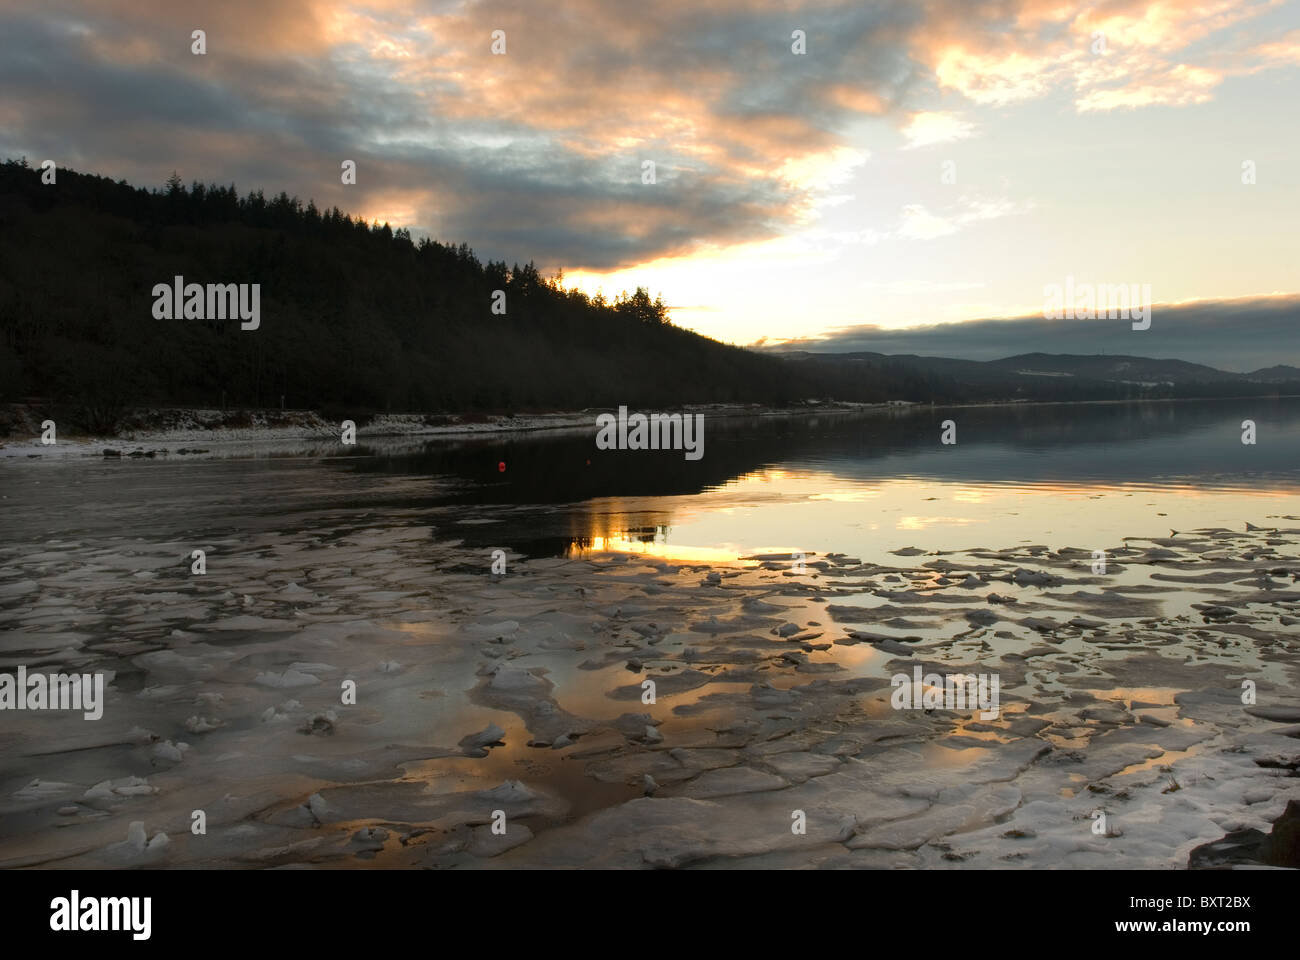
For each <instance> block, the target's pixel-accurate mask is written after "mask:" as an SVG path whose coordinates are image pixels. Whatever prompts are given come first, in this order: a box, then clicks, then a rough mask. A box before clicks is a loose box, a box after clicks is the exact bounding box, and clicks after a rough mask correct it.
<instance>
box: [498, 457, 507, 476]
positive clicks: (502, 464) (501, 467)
mask: <svg viewBox="0 0 1300 960" xmlns="http://www.w3.org/2000/svg"><path fill="white" fill-rule="evenodd" d="M497 472H498V473H505V472H506V462H505V461H504V460H502V461H501V462H500V463H498V464H497Z"/></svg>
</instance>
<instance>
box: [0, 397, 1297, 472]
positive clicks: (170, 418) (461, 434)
mask: <svg viewBox="0 0 1300 960" xmlns="http://www.w3.org/2000/svg"><path fill="white" fill-rule="evenodd" d="M1247 399H1257V400H1268V401H1277V400H1291V399H1296V397H1293V396H1289V395H1280V396H1276V397H1216V398H1212V399H1209V400H1206V399H1201V398H1191V397H1170V398H1160V399H1142V400H1001V401H980V402H972V403H950V404H931V403H924V402H920V401H885V402H881V403H852V402H844V401H818V402H813V401H808V402H806V403H805V404H804V405H802V406H797V407H772V406H766V405H763V404H688V405H686V406H683V407H681V408H680V412H682V413H692V414H695V413H702V414H704V415H706V416H707V417H712V418H716V419H724V420H733V419H742V418H746V417H763V418H768V417H773V418H775V417H788V418H795V417H813V416H849V415H854V414H859V415H860V414H888V415H894V414H911V413H917V412H920V411H925V410H975V409H987V408H1003V407H1063V406H1115V405H1126V404H1154V403H1162V404H1163V403H1188V402H1197V403H1209V402H1220V401H1229V402H1231V401H1237V400H1247ZM616 411H617V408H613V407H610V408H605V407H590V408H586V409H584V410H575V411H555V412H550V413H534V414H525V415H513V414H473V413H471V414H464V413H462V414H420V413H399V414H375V415H373V416H371V417H369V418H368V419H366V420H365V421H364V422H357V429H356V438H357V442H358V444H361V443H362V442H363V441H364V442H365V445H366V446H371V447H374V446H379V447H382V448H384V449H383V451H382V452H396V451H397V450H399V449H402V448H404V447H408V446H415V445H421V444H423V443H425V442H427V441H431V440H465V439H472V438H474V437H481V436H494V435H505V434H534V433H544V432H550V431H560V430H580V429H586V428H589V429H591V430H592V431H593V435H594V434H595V431H596V429H597V423H596V418H597V416H599V415H600V414H602V413H614V412H616ZM674 412H676V411H674ZM39 416H40V415H38V414H37V413H36V412H35V411H34V410H33V409H32V408H31V407H30V406H28V405H25V404H10V405H9V414H8V426H9V428H10V434H11V435H10V436H8V437H3V438H0V462H3V461H5V460H15V459H21V458H26V459H44V458H50V459H59V460H62V459H68V458H83V459H84V458H98V459H103V458H105V457H108V458H112V457H117V456H121V457H136V458H140V457H149V458H153V457H158V456H164V457H171V456H184V457H188V458H208V459H223V458H235V457H241V456H254V457H255V456H273V455H289V454H294V453H297V454H305V455H318V456H323V455H326V454H327V453H331V452H334V453H337V451H338V450H339V449H340V447H341V443H340V437H339V426H338V423H336V422H333V421H328V420H326V419H324V418H323V417H322V416H321V415H320V413H319V412H318V411H315V410H288V411H284V410H259V411H252V410H243V409H237V410H225V411H222V410H218V409H214V408H202V407H163V408H147V409H146V408H141V409H140V410H138V411H135V412H133V413H132V414H130V415H129V417H128V420H130V419H136V420H138V419H140V418H141V417H142V416H143V417H144V418H146V420H147V421H149V422H150V423H151V425H148V426H143V427H140V428H136V429H132V428H129V427H128V428H125V429H120V430H118V432H117V433H115V434H111V435H106V436H105V435H96V434H84V433H80V432H77V433H71V434H68V433H64V434H62V435H59V436H58V438H57V443H55V444H51V445H46V444H43V443H42V442H41V440H40V428H39V423H40V419H39ZM232 420H234V421H238V422H239V424H240V425H235V426H232V425H228V424H229V422H230V421H232ZM245 421H246V422H245ZM15 426H16V427H17V428H18V429H21V430H24V432H25V433H26V436H22V435H20V436H16V437H15V436H13V435H12V434H13V433H14V428H15ZM194 445H199V447H198V448H197V449H196V448H195V446H194ZM212 447H215V448H218V449H216V450H214V449H211V448H212Z"/></svg>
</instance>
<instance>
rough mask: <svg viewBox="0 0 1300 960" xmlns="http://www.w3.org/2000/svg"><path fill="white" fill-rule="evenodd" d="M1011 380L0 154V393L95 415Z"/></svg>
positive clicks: (953, 389) (729, 398)
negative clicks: (166, 304) (238, 295)
mask: <svg viewBox="0 0 1300 960" xmlns="http://www.w3.org/2000/svg"><path fill="white" fill-rule="evenodd" d="M177 275H179V276H182V277H184V278H185V282H186V283H200V284H207V283H223V284H224V283H249V284H252V283H257V284H260V285H261V326H260V328H259V329H257V330H255V331H243V330H241V329H240V327H239V322H238V321H237V320H196V319H175V320H158V319H155V318H154V316H153V302H154V297H153V294H152V290H153V287H154V285H155V284H158V283H171V282H172V278H173V277H174V276H177ZM494 290H504V291H505V292H506V305H507V312H506V314H505V315H504V316H498V315H493V314H492V313H491V312H490V306H491V302H492V294H493V291H494ZM1038 386H1041V387H1042V393H1043V394H1046V395H1049V396H1051V397H1058V395H1061V394H1065V393H1068V391H1069V390H1072V389H1083V388H1084V385H1082V384H1073V385H1071V386H1070V387H1068V388H1067V387H1064V385H1060V384H1051V385H1046V384H1044V385H1038ZM999 391H1001V392H999ZM1011 395H1015V392H1014V390H1013V389H1012V388H1011V387H1008V386H1007V384H1006V382H1004V383H1003V384H1001V385H999V384H988V383H979V384H963V383H960V382H955V381H953V380H952V379H951V378H945V377H943V376H937V375H935V374H934V373H932V372H927V371H925V370H922V369H917V368H915V367H914V366H911V365H908V364H906V363H894V362H881V363H875V364H865V365H864V364H861V363H859V364H847V363H837V362H834V361H825V360H822V361H817V362H811V363H810V362H807V361H804V362H799V361H793V360H786V359H783V358H780V357H778V356H772V355H764V354H760V353H756V352H753V351H750V350H745V349H742V348H739V347H735V346H730V345H726V344H722V343H719V342H717V341H715V340H711V339H709V338H707V337H704V336H701V335H699V334H695V333H692V332H690V331H686V330H682V329H680V328H678V327H675V326H674V325H672V324H671V323H670V322H668V315H667V308H666V307H665V305H664V303H663V301H662V299H654V300H652V299H651V298H650V295H649V293H648V291H646V290H645V289H643V288H638V289H637V290H636V292H635V293H633V294H631V295H628V294H626V293H625V294H622V295H620V296H619V297H618V298H616V299H615V300H613V301H607V300H606V299H605V298H604V297H603V296H601V295H597V296H595V297H589V296H587V295H586V294H584V293H582V292H580V291H578V290H572V289H565V288H564V287H563V284H562V277H561V275H559V274H557V275H556V276H555V277H551V278H544V277H542V276H541V275H540V274H539V272H538V270H537V268H536V266H535V265H534V264H533V263H531V262H530V263H528V264H526V265H524V266H522V267H521V266H519V265H517V264H516V265H513V266H511V267H507V266H506V264H505V263H504V262H502V261H488V262H487V263H482V262H480V261H479V260H478V258H477V257H476V256H475V255H474V253H473V251H472V250H471V249H470V248H469V247H468V246H467V245H466V244H464V243H461V244H459V245H453V244H443V243H439V242H436V241H433V240H430V239H428V238H422V239H420V240H419V241H418V242H416V241H414V240H412V238H411V236H410V233H409V232H408V231H407V230H405V229H398V230H392V229H391V228H390V227H389V226H388V224H382V225H381V224H378V223H370V224H368V223H366V222H365V221H364V220H361V219H354V218H353V217H351V216H349V215H348V214H346V213H344V212H342V211H340V210H339V209H338V208H337V207H334V208H331V209H328V210H325V209H321V208H318V207H317V206H316V205H315V203H314V202H308V203H307V204H306V205H305V206H304V204H303V203H302V202H301V201H300V200H299V199H298V198H297V197H290V196H288V195H287V194H285V193H280V194H279V195H278V196H273V197H267V196H265V195H264V194H263V192H262V191H260V190H255V191H252V192H250V193H247V194H245V195H243V196H240V195H239V193H238V192H237V191H236V189H235V186H234V184H231V185H229V186H220V185H214V184H204V183H199V182H194V183H191V184H190V185H189V186H188V187H186V186H185V185H184V184H183V183H182V181H181V180H180V178H179V177H177V176H175V175H173V176H172V177H171V178H170V179H169V181H168V182H167V184H166V186H165V187H163V188H160V189H154V190H148V189H144V188H138V187H133V186H131V185H129V184H128V183H126V182H125V181H124V180H119V181H113V180H111V179H109V178H106V177H101V176H94V175H88V174H80V173H77V172H75V171H72V170H67V169H60V170H58V171H57V182H56V183H55V184H52V185H46V184H42V183H41V176H40V171H39V170H38V169H33V168H31V167H29V166H28V164H27V162H26V160H25V159H24V160H7V161H5V162H4V163H3V164H0V398H3V399H16V398H20V397H28V396H37V397H42V398H46V399H48V400H50V401H53V402H56V403H66V404H72V405H75V407H76V408H77V409H78V410H80V411H81V412H82V416H83V419H84V420H85V421H86V422H87V423H88V424H90V425H92V426H94V427H96V428H99V429H102V428H104V427H106V426H108V425H111V423H112V421H113V420H114V418H115V416H116V414H117V413H118V412H119V411H120V410H121V409H122V408H123V407H124V406H126V405H144V404H159V405H161V404H176V405H197V406H208V407H212V406H218V405H222V404H223V403H224V405H225V406H228V407H275V406H279V404H280V398H281V397H283V398H284V402H285V404H286V406H288V407H291V408H314V409H329V410H346V411H349V412H352V413H363V412H366V411H388V410H391V411H421V412H432V411H456V412H460V411H470V410H491V411H498V412H508V411H527V410H540V409H579V408H583V407H591V406H614V405H617V404H628V405H629V406H641V407H643V408H665V407H674V406H678V405H681V404H686V403H700V402H763V403H769V404H776V405H780V404H785V403H788V402H791V401H796V400H802V399H805V398H811V397H819V398H828V397H834V398H836V399H844V400H859V401H875V400H884V399H890V398H900V399H911V400H939V401H952V400H965V399H1000V398H1004V397H1007V396H1011ZM1093 395H1094V396H1095V391H1094V394H1093ZM1059 398H1067V397H1065V396H1060V397H1059Z"/></svg>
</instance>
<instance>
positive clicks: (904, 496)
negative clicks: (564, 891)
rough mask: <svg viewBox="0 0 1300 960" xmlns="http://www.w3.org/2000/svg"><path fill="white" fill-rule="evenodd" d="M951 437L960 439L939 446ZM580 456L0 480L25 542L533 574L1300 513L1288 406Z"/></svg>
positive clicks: (1158, 406)
mask: <svg viewBox="0 0 1300 960" xmlns="http://www.w3.org/2000/svg"><path fill="white" fill-rule="evenodd" d="M949 418H951V419H954V420H955V421H956V423H957V441H958V442H957V443H956V445H952V446H944V445H942V444H940V442H939V436H940V423H941V422H942V421H943V420H945V419H949ZM1245 419H1251V420H1254V421H1255V423H1256V425H1257V431H1258V442H1257V443H1256V444H1255V445H1253V446H1248V445H1244V444H1242V442H1241V423H1242V421H1243V420H1245ZM594 438H595V428H594V425H593V427H592V428H591V429H590V430H575V431H553V432H550V433H544V434H539V435H533V436H527V437H524V436H513V437H511V436H500V435H499V436H493V437H486V438H477V439H474V440H466V441H454V442H449V441H436V442H431V443H429V444H428V445H427V447H426V448H425V449H424V450H423V452H421V453H418V454H409V453H405V454H401V455H391V454H386V453H384V452H383V449H382V447H374V448H367V447H364V446H363V447H358V448H355V450H351V451H349V452H348V454H347V455H337V456H336V455H329V456H324V457H273V458H260V459H243V460H227V461H211V460H194V459H189V460H184V459H169V460H164V459H158V460H148V461H141V460H136V461H132V460H122V461H106V462H102V463H101V462H98V461H96V462H92V463H80V464H77V465H75V466H73V465H65V464H56V463H41V462H38V461H18V462H11V463H9V464H5V465H0V471H2V473H0V482H2V483H3V486H4V488H5V489H4V490H3V493H4V494H5V500H6V503H5V510H6V512H7V513H8V515H9V524H8V525H9V527H10V530H11V531H12V532H13V533H15V534H16V535H19V536H23V537H24V538H27V537H36V538H41V537H50V538H55V537H69V536H77V535H80V534H87V535H90V534H94V535H104V534H108V535H121V536H125V537H128V538H135V537H140V538H145V539H153V538H160V537H164V536H187V535H199V534H204V535H211V534H214V533H220V532H235V533H238V532H239V531H252V530H264V529H275V528H282V529H287V528H290V527H293V526H297V525H300V524H322V523H328V522H329V519H330V512H331V511H337V515H338V517H339V518H342V517H343V516H345V515H346V516H347V517H348V518H349V525H351V524H354V523H357V522H360V523H363V524H371V525H381V524H391V523H398V524H400V523H403V522H411V523H431V524H433V526H434V528H435V531H434V535H435V537H437V538H439V539H458V540H462V541H464V542H465V543H466V544H467V545H468V546H471V547H474V548H483V549H491V548H495V547H505V548H509V549H512V550H516V551H519V552H521V553H524V554H527V555H531V556H539V555H541V556H547V555H549V556H562V555H566V554H571V553H573V552H575V551H578V552H580V551H582V550H584V549H588V548H591V547H598V548H604V549H616V550H628V551H644V552H654V553H657V554H662V555H666V556H673V557H679V558H683V559H702V560H704V559H718V560H729V559H734V558H735V557H736V556H740V555H745V554H750V553H755V552H776V551H792V550H804V551H812V552H816V553H826V552H841V553H847V554H850V555H853V556H858V557H861V558H863V559H876V558H878V557H879V556H881V555H884V554H886V553H887V552H888V551H891V550H896V549H899V548H903V547H909V546H915V547H918V548H921V549H925V550H933V549H958V548H965V547H972V546H988V547H1002V546H1010V545H1014V544H1017V543H1025V542H1030V543H1045V544H1047V545H1049V546H1051V547H1053V548H1059V547H1062V546H1076V547H1086V548H1096V547H1105V546H1112V545H1116V544H1118V543H1119V541H1120V540H1121V539H1122V538H1123V537H1126V536H1132V537H1153V536H1157V537H1159V536H1167V535H1168V534H1169V531H1170V530H1171V529H1172V530H1190V529H1193V528H1196V527H1208V526H1224V527H1232V528H1234V529H1242V527H1243V525H1244V524H1245V523H1246V522H1248V521H1249V522H1251V523H1254V524H1256V525H1257V526H1270V525H1275V524H1276V523H1277V520H1276V519H1275V518H1279V517H1284V516H1291V517H1294V516H1295V515H1297V514H1300V497H1298V496H1297V495H1298V494H1300V399H1285V400H1245V401H1220V402H1216V403H1150V404H1116V405H1110V404H1105V405H1103V404H1098V405H1061V406H1027V405H1026V406H1017V407H985V408H967V409H947V410H944V409H934V410H932V409H929V408H926V409H924V410H918V411H914V412H906V413H898V414H853V415H824V416H816V417H790V418H771V417H769V418H744V419H726V420H723V419H707V420H706V424H705V447H704V457H703V459H701V460H699V461H688V460H686V459H685V458H684V457H683V455H682V454H681V452H674V451H599V450H597V449H596V448H595V442H594ZM502 463H504V465H505V470H504V471H502V470H501V469H500V465H501V464H502ZM358 508H360V516H358ZM1282 525H1283V526H1286V525H1289V524H1287V523H1282Z"/></svg>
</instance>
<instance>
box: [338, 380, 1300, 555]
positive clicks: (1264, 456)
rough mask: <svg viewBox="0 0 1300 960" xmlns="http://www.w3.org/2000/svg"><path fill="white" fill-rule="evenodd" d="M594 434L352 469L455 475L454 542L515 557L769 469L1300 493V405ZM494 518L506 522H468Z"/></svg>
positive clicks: (451, 446)
mask: <svg viewBox="0 0 1300 960" xmlns="http://www.w3.org/2000/svg"><path fill="white" fill-rule="evenodd" d="M1248 419H1249V420H1253V421H1254V422H1255V424H1256V430H1257V442H1256V443H1255V444H1254V445H1246V444H1243V443H1242V442H1241V434H1242V427H1241V424H1242V422H1243V421H1244V420H1248ZM945 420H953V421H955V423H956V425H957V443H956V444H955V445H943V444H941V443H940V434H941V432H942V423H943V421H945ZM595 432H596V431H595V426H594V422H593V426H592V429H591V430H590V431H582V432H579V431H563V432H560V433H551V434H534V435H529V436H515V437H510V436H497V437H491V438H476V439H475V440H472V441H462V442H454V443H447V442H434V443H431V444H429V445H428V446H427V447H426V448H425V449H424V450H423V451H421V452H419V453H415V454H400V455H391V456H374V457H363V458H353V459H348V460H340V461H339V463H340V465H343V464H346V466H347V467H348V468H349V469H354V470H358V471H367V472H386V473H390V474H395V475H406V476H430V477H438V478H441V479H442V480H443V488H442V489H443V491H444V492H441V493H440V494H438V495H433V494H431V495H430V497H429V498H428V499H427V500H425V501H423V503H424V505H426V506H431V507H438V508H442V509H443V510H444V511H445V516H447V517H448V518H449V519H448V525H444V526H442V527H440V528H439V530H438V531H437V535H438V536H440V537H441V536H455V537H457V538H460V539H463V540H465V541H466V542H467V543H469V544H471V545H487V544H495V543H500V542H502V541H503V539H508V540H509V543H510V545H511V546H513V547H515V548H516V549H520V550H524V551H525V552H529V553H548V554H553V555H558V554H563V553H566V552H570V551H571V550H572V549H573V548H574V547H577V548H578V549H582V548H584V547H585V546H589V545H590V538H592V537H609V536H621V537H624V538H627V539H639V540H643V541H650V540H654V539H656V537H658V538H662V536H663V535H664V532H665V531H666V529H667V528H669V527H670V526H671V523H672V513H673V511H674V510H675V509H679V508H681V507H683V506H685V504H684V503H683V502H682V501H666V500H665V501H656V500H654V499H650V500H648V501H647V500H646V499H644V498H667V497H682V496H690V495H693V494H699V493H702V492H705V491H708V490H710V489H716V488H718V487H721V486H723V485H725V484H726V483H728V482H729V481H732V480H735V479H737V478H741V477H744V476H746V475H747V474H751V473H755V472H758V471H763V470H770V469H779V470H781V471H783V472H784V473H786V474H789V475H792V476H795V477H800V476H811V475H817V474H821V475H826V476H827V477H828V478H829V479H832V480H835V481H837V482H846V481H847V482H850V483H852V482H857V483H862V484H873V483H878V482H880V481H883V480H888V479H893V478H903V477H911V478H924V479H934V480H941V481H953V482H969V483H984V484H987V483H1006V484H1035V483H1072V484H1090V483H1095V484H1098V485H1113V484H1142V483H1153V482H1154V483H1159V482H1162V481H1164V482H1169V483H1171V484H1172V483H1189V484H1194V485H1198V486H1204V487H1218V486H1234V487H1241V486H1261V487H1262V486H1292V485H1300V468H1298V467H1297V462H1296V454H1297V452H1298V451H1300V400H1275V399H1261V400H1241V401H1219V402H1175V403H1152V404H1089V405H1060V406H1028V405H1026V406H1014V407H983V408H976V407H970V408H947V409H944V408H929V407H926V408H923V409H917V410H910V411H907V412H902V413H886V414H882V413H873V414H849V415H834V414H828V415H819V416H814V417H788V418H785V417H782V418H776V417H767V418H757V417H755V418H730V419H708V418H706V421H705V443H704V457H703V459H701V460H699V461H688V460H685V459H684V457H683V456H682V452H681V451H608V450H606V451H602V450H597V449H596V446H595ZM501 464H504V465H505V470H504V471H502V470H501V469H500V465H501ZM447 480H451V481H452V483H451V485H450V488H449V491H448V488H447V486H446V481H447ZM632 500H636V502H635V503H631V502H625V501H632ZM403 505H405V506H411V503H410V501H409V500H404V501H403ZM534 507H536V508H538V509H531V508H534ZM490 508H509V509H506V510H505V511H504V512H502V510H500V509H490ZM493 517H495V518H497V519H499V520H500V522H499V523H495V524H482V525H478V524H465V523H460V522H459V521H462V520H464V519H467V518H493ZM503 526H504V527H507V528H508V529H509V530H510V534H509V536H508V537H504V538H503V533H504V530H503V529H502V528H503ZM524 541H526V542H527V543H526V546H521V543H522V542H524Z"/></svg>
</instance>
